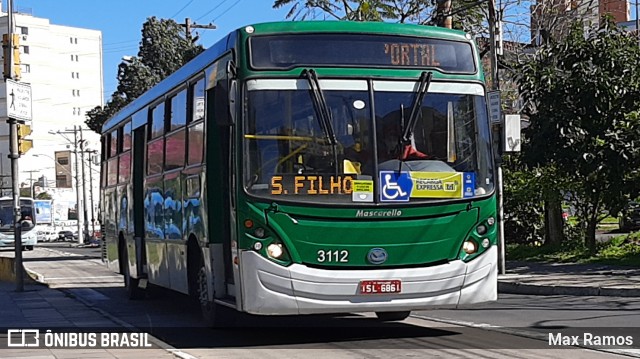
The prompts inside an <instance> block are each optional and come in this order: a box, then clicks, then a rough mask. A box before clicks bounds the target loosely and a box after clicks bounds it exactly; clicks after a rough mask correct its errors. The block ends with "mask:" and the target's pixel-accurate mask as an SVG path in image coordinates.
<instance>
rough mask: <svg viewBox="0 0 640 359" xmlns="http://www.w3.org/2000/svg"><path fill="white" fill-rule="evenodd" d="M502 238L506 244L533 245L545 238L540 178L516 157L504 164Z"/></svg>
mask: <svg viewBox="0 0 640 359" xmlns="http://www.w3.org/2000/svg"><path fill="white" fill-rule="evenodd" d="M502 165H503V179H504V180H503V182H504V213H505V222H504V230H505V238H506V240H507V241H508V243H535V242H542V240H543V238H544V208H543V198H542V192H541V191H540V177H539V176H536V174H535V173H534V172H533V171H531V170H529V169H528V168H527V167H526V166H525V165H524V164H523V163H522V161H521V160H520V158H519V156H518V155H512V156H508V157H506V158H505V161H504V162H503V164H502Z"/></svg>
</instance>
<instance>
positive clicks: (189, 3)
mask: <svg viewBox="0 0 640 359" xmlns="http://www.w3.org/2000/svg"><path fill="white" fill-rule="evenodd" d="M192 2H193V0H191V1H189V2H188V3H187V4H186V5H185V6H183V7H181V8H180V10H178V11H177V12H176V13H175V14H173V15H172V16H171V17H170V18H171V19H173V18H174V17H176V16H178V14H180V13H181V12H182V10H184V9H186V8H187V6H189V5H191V3H192Z"/></svg>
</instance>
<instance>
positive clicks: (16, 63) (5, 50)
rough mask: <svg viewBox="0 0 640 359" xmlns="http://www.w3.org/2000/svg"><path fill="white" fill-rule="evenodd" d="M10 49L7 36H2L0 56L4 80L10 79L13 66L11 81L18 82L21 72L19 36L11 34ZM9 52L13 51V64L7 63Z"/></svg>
mask: <svg viewBox="0 0 640 359" xmlns="http://www.w3.org/2000/svg"><path fill="white" fill-rule="evenodd" d="M11 36H12V40H13V41H12V47H11V48H9V34H3V35H2V55H3V56H4V58H3V62H4V78H6V79H7V78H11V67H10V66H13V74H14V76H13V80H20V76H21V75H22V72H21V70H20V35H19V34H12V35H11ZM10 51H13V64H10V63H9V55H10V54H11V52H10Z"/></svg>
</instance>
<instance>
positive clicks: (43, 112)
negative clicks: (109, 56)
mask: <svg viewBox="0 0 640 359" xmlns="http://www.w3.org/2000/svg"><path fill="white" fill-rule="evenodd" d="M7 20H8V16H7V13H6V12H2V11H1V9H0V34H6V33H7V32H8V29H7ZM14 26H15V33H17V34H20V41H19V44H20V62H21V72H22V78H21V79H20V82H24V83H28V84H30V85H31V94H32V101H33V106H32V116H33V121H32V124H31V127H32V130H33V132H32V134H31V136H30V138H31V139H32V140H33V148H32V149H31V150H30V151H29V152H27V153H26V154H25V155H23V156H22V157H21V158H20V160H19V171H20V183H25V182H26V183H28V182H29V180H30V178H32V179H34V180H37V179H38V178H40V177H41V176H44V177H46V178H47V182H48V183H47V185H49V186H51V187H55V186H56V177H57V176H60V175H64V173H62V174H60V173H56V170H55V160H54V159H53V157H54V154H55V152H56V151H64V150H71V151H73V150H74V146H73V141H74V135H73V133H70V134H68V133H67V134H65V135H61V134H52V133H51V132H54V133H55V132H58V131H60V132H65V131H68V130H71V131H72V130H73V128H74V126H82V127H83V128H84V129H85V131H83V135H84V139H85V140H86V141H87V142H86V143H87V145H86V149H87V150H89V149H92V150H98V151H99V150H100V140H99V136H98V135H97V134H96V133H94V132H93V131H91V130H88V129H87V128H86V125H85V124H84V121H85V113H86V112H87V111H89V110H91V109H92V108H94V107H95V106H99V105H100V106H102V105H103V101H104V100H103V98H104V96H103V75H102V33H101V32H100V31H97V30H90V29H82V28H77V27H69V26H61V25H54V24H51V22H50V20H49V19H44V18H38V17H34V16H32V15H30V14H25V13H19V12H17V13H14ZM0 106H6V94H5V93H0ZM5 108H6V107H5ZM0 113H4V114H6V110H5V109H2V110H1V111H0ZM8 134H9V126H8V124H7V123H6V117H4V118H0V174H1V175H2V176H3V177H2V178H1V179H2V182H1V183H2V186H1V189H2V190H3V191H4V193H5V194H8V193H9V192H10V188H11V178H10V175H11V164H10V160H9V159H8V158H7V154H8V153H9V141H8ZM64 136H66V138H67V139H68V140H67V139H65V137H64ZM78 139H79V136H78ZM87 157H89V156H87ZM69 160H70V162H71V164H72V165H73V167H72V171H71V172H73V173H72V174H73V176H75V175H76V168H75V159H74V158H73V156H72V158H70V159H69ZM87 162H88V161H87ZM92 168H93V171H92V172H91V173H93V187H94V197H95V198H96V201H95V202H96V203H95V204H94V205H95V206H97V205H98V203H97V197H98V196H97V193H98V192H97V189H98V188H99V175H98V173H99V172H98V171H99V167H98V166H92ZM89 170H90V169H89V166H88V165H87V168H86V170H85V172H87V171H89ZM78 172H80V171H78ZM66 175H70V174H66ZM86 177H87V178H86V180H83V179H82V178H80V183H81V184H84V183H86V187H87V188H86V191H87V202H89V195H88V193H89V192H90V191H89V188H88V187H89V174H88V173H87V174H86ZM58 179H59V177H58ZM71 183H72V184H73V186H74V187H73V188H67V189H61V188H58V189H56V190H51V191H48V192H50V193H51V194H53V195H54V200H59V201H60V202H67V203H69V202H71V203H75V202H76V191H75V180H72V181H71ZM82 205H83V204H82ZM81 208H82V206H81ZM89 218H90V213H89Z"/></svg>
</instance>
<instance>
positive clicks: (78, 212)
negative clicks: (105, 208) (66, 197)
mask: <svg viewBox="0 0 640 359" xmlns="http://www.w3.org/2000/svg"><path fill="white" fill-rule="evenodd" d="M73 152H74V154H75V155H76V156H75V157H76V198H77V200H76V217H77V218H78V244H83V243H84V235H83V233H84V230H83V228H82V227H83V222H84V218H83V217H82V215H83V213H84V212H83V209H82V205H83V204H82V202H83V201H82V199H83V197H82V192H81V191H82V188H81V187H80V173H81V171H80V164H79V163H78V162H79V160H80V158H79V156H78V131H77V128H76V126H75V125H74V126H73Z"/></svg>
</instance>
